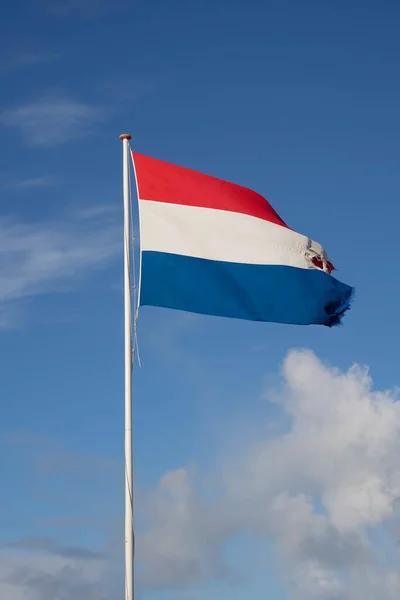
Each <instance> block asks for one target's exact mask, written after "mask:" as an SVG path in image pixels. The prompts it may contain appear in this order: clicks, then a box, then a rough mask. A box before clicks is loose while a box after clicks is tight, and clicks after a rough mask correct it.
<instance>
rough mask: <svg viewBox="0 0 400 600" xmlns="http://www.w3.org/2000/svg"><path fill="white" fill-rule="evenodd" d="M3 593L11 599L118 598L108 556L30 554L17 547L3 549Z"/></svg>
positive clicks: (0, 591) (0, 568)
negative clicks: (104, 557) (94, 557)
mask: <svg viewBox="0 0 400 600" xmlns="http://www.w3.org/2000/svg"><path fill="white" fill-rule="evenodd" d="M0 557H1V560H0V597H1V598H4V599H6V598H7V600H22V599H24V600H55V598H60V599H61V598H62V599H63V600H114V598H115V597H117V595H118V594H117V592H116V586H115V585H114V583H113V582H112V581H110V579H111V578H110V576H109V567H108V564H107V562H106V561H104V560H101V559H99V560H93V559H92V558H88V557H85V556H80V555H79V553H78V555H77V556H73V557H72V556H59V555H56V554H49V553H48V552H46V551H45V552H40V551H39V549H38V551H37V552H36V553H34V554H28V555H27V554H26V553H25V552H23V551H22V549H21V550H20V551H18V549H17V548H13V549H12V551H11V549H10V548H8V549H7V551H4V550H3V551H2V552H1V553H0Z"/></svg>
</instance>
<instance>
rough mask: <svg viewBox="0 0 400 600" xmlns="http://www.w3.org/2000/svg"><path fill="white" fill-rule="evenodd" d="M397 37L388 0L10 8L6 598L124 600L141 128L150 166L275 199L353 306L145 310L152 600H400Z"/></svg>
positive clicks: (139, 376) (1, 339)
mask: <svg viewBox="0 0 400 600" xmlns="http://www.w3.org/2000/svg"><path fill="white" fill-rule="evenodd" d="M399 18H400V8H399V6H398V4H397V3H396V2H394V1H389V0H386V1H383V2H380V3H378V2H373V1H366V2H360V1H356V0H349V1H347V2H343V1H338V2H335V3H333V2H327V1H325V0H320V1H317V0H314V1H311V0H306V1H302V2H300V1H295V0H281V1H279V0H267V1H265V2H262V1H260V0H250V1H249V2H247V3H242V2H237V1H235V0H231V1H230V2H227V1H226V0H217V1H214V2H211V0H204V1H203V2H202V3H190V2H183V0H171V1H170V2H162V1H161V0H153V1H148V2H142V3H138V2H134V3H129V2H127V1H125V0H116V1H114V2H111V1H110V0H82V1H78V0H54V1H50V0H30V1H28V0H25V1H23V2H22V1H15V2H13V3H8V5H7V6H6V7H4V8H3V13H2V19H1V23H0V39H1V55H0V76H1V80H2V86H1V87H2V97H1V106H0V109H1V114H0V136H1V147H2V160H1V166H0V188H1V198H2V202H1V209H0V210H1V215H0V256H1V261H0V328H1V331H0V352H1V356H2V360H1V363H0V381H1V398H2V413H1V419H0V444H1V453H0V480H1V482H2V483H1V498H0V506H1V510H0V524H1V527H0V542H1V544H2V546H1V549H0V553H1V556H0V590H2V595H4V596H5V597H7V598H8V599H9V600H20V598H22V597H24V598H25V597H26V598H27V599H28V600H31V599H32V600H37V599H38V600H50V598H51V599H54V598H56V599H58V598H59V599H60V600H81V598H83V597H85V598H86V599H89V600H90V599H91V598H92V597H93V598H95V597H96V598H97V599H98V600H99V599H100V600H114V598H117V597H122V592H121V589H122V584H123V572H122V568H123V567H122V522H123V456H122V453H123V338H122V335H123V324H122V318H123V312H122V254H121V234H122V230H121V226H122V203H121V147H120V142H119V140H118V135H119V134H120V133H122V132H125V131H128V132H130V133H131V134H132V136H133V140H132V146H133V148H135V149H136V150H138V151H139V152H142V153H144V154H149V155H152V156H156V157H158V158H161V159H164V160H168V161H170V162H176V163H178V164H181V165H184V166H187V167H191V168H195V169H198V170H200V171H204V172H206V173H209V174H212V175H216V176H218V177H221V178H224V179H228V180H231V181H235V182H236V183H239V184H242V185H246V186H249V187H251V188H253V189H256V190H257V191H259V192H260V193H262V194H263V195H265V196H267V197H268V199H269V200H270V201H271V203H272V204H273V206H274V207H275V208H276V210H277V211H278V212H279V213H280V215H281V216H282V217H283V218H284V219H285V220H286V221H287V222H288V223H289V224H290V226H292V227H293V228H295V229H297V230H298V231H300V232H302V233H305V234H307V235H309V236H310V237H312V238H313V239H316V240H318V241H319V242H321V243H322V244H323V245H324V247H325V248H327V250H328V252H329V254H330V256H331V257H332V260H333V262H334V264H335V265H336V266H337V268H338V277H339V278H340V279H341V280H343V281H344V282H346V283H349V284H351V285H354V286H355V287H356V298H355V302H354V307H353V309H352V310H351V311H350V313H349V314H348V315H347V316H346V318H345V321H344V326H343V327H341V328H336V329H333V330H328V329H325V328H322V327H309V328H302V327H299V328H298V327H289V326H280V325H276V324H259V323H245V322H236V321H231V320H223V319H216V318H214V319H212V318H206V317H199V316H197V317H194V316H191V315H186V314H181V313H174V312H172V311H164V310H157V309H152V308H147V307H146V308H145V309H143V311H142V313H141V318H140V326H139V344H140V350H141V356H142V363H143V367H142V369H140V370H137V371H136V372H135V376H134V421H135V462H136V490H137V519H138V531H139V532H140V536H139V541H138V552H139V559H140V565H139V580H138V586H139V587H138V590H139V592H138V593H139V597H140V598H144V599H147V600H203V598H205V597H207V598H211V599H213V598H217V597H218V598H219V599H224V598H228V597H229V598H230V599H232V598H233V599H234V600H236V599H237V600H242V599H244V598H248V597H249V594H254V595H255V596H265V597H268V596H269V595H271V596H272V595H273V597H274V598H275V599H277V600H280V599H282V600H288V599H289V598H296V599H297V598H307V599H308V600H309V599H310V598H314V597H315V598H329V599H330V600H339V599H340V600H359V599H360V598H361V597H362V598H363V599H365V598H367V600H368V598H369V596H368V594H372V596H371V598H376V597H378V596H380V597H382V598H383V599H384V600H391V598H394V597H396V598H397V597H398V592H399V590H400V582H399V579H398V576H397V575H396V569H397V568H398V559H399V557H398V549H397V550H396V542H397V540H396V539H393V535H395V536H396V535H398V524H397V521H396V519H397V511H398V507H397V504H396V497H397V496H396V494H397V490H398V488H399V480H400V474H399V471H398V470H397V466H396V464H395V463H396V461H395V460H394V458H395V456H396V454H397V450H398V449H399V448H398V441H397V439H398V437H397V433H398V432H399V430H400V425H399V423H400V415H399V413H398V409H397V404H396V386H397V385H398V384H399V378H398V364H397V363H398V361H397V346H398V331H397V329H398V327H397V313H398V297H399V283H398V277H397V276H396V273H397V262H398V248H397V246H398V242H397V228H398V219H399V215H400V213H399V203H398V196H399V191H400V175H399V169H398V156H399V150H400V142H399V140H400V135H399V134H400V118H399V110H398V106H399V101H400V86H399V82H398V76H397V71H398V56H399V51H400V48H399V46H400V41H399V36H398V26H399V25H398V24H399ZM293 348H301V349H306V350H307V349H309V350H311V351H312V352H313V353H314V354H313V355H311V354H308V353H307V352H304V351H301V352H297V353H294V354H293V353H289V351H290V350H291V349H293ZM288 353H289V354H288ZM314 355H315V356H314ZM320 361H322V362H320ZM325 362H327V363H329V364H330V365H333V367H332V369H331V367H325V366H324V364H325ZM353 363H357V364H360V365H367V366H369V367H370V369H371V376H372V378H373V387H374V389H376V390H389V392H387V393H383V392H377V393H373V392H371V390H370V388H369V386H370V385H372V384H370V383H369V382H368V380H367V376H366V374H365V372H364V371H362V370H359V371H354V370H351V371H348V370H349V369H350V367H351V365H352V364H353ZM282 365H283V366H282ZM282 369H283V370H282ZM306 376H307V377H306ZM271 389H272V390H273V391H271ZM335 406H337V409H335V410H336V412H335V410H334V409H333V408H332V407H335ZM321 407H322V408H321ZM338 415H339V416H340V419H339V418H338ZM306 416H308V420H307V419H306V418H305V417H306ZM318 432H321V435H319V434H318ZM317 434H318V435H317ZM322 434H323V435H322ZM335 436H336V438H335ZM341 436H343V438H342V437H341ZM310 440H312V444H311V441H310ZM327 440H329V444H328V441H327ZM307 444H308V445H307ZM324 444H325V445H324ZM277 445H278V446H279V447H280V448H281V451H277V450H276V447H277ZM306 447H307V448H308V452H309V454H307V453H306V451H305V448H306ZM357 448H358V454H357V452H356V449H357ZM257 449H258V450H257ZM356 455H357V457H358V458H357V459H356ZM296 456H300V457H306V458H304V461H303V462H302V463H300V462H299V464H297V463H296V460H295V458H296ZM260 457H261V458H262V457H265V458H266V460H265V462H262V461H261V458H260ZM277 457H280V458H279V459H278V458H277ZM320 457H321V458H320ZM322 457H325V458H322ZM317 459H318V460H319V459H320V460H321V464H323V467H321V465H320V464H319V463H318V460H317ZM357 460H360V461H361V464H360V463H359V462H357ZM260 461H261V462H262V465H261V463H260ZM324 461H325V462H324ZM317 463H318V464H317ZM294 464H297V467H296V470H295V471H293V472H292V471H291V469H294V467H293V465H294ZM332 464H334V465H335V468H334V470H333V471H332V473H331V471H330V466H331V465H332ZM310 465H313V467H312V468H311V466H310ZM349 465H351V466H352V468H353V469H354V472H353V471H352V472H351V473H352V475H351V477H350V476H349V469H350V466H349ZM325 473H329V477H328V476H326V477H325ZM361 474H362V475H361ZM357 477H361V480H360V481H359V482H358V483H357V486H358V487H357V486H356V487H354V486H355V485H356V484H355V483H354V481H356V480H357ZM239 481H241V482H242V483H241V484H240V483H238V482H239ZM349 481H350V483H349ZM269 482H275V483H271V484H270V483H269ZM276 482H278V483H279V485H278V483H276ZM261 483H262V485H261ZM353 483H354V485H353ZM275 484H276V489H275V487H274V485H275ZM260 486H261V487H260ZM352 486H353V487H352ZM261 488H262V489H261ZM271 490H272V491H271ZM399 493H400V490H399ZM282 494H283V496H282ZM365 495H366V496H367V497H368V499H369V500H368V501H367V500H365V498H364V496H365ZM363 498H364V500H365V501H364V500H363ZM346 507H347V508H346ZM353 509H354V510H353ZM277 510H280V511H282V513H278V516H276V517H274V516H273V515H275V514H276V513H275V512H274V511H277ZM188 515H189V517H190V518H189V520H187V519H188ZM255 515H258V517H259V520H257V519H256V517H255ZM294 515H297V516H298V518H296V519H295V520H294V521H293V523H292V521H291V519H292V520H293V519H294ZM357 515H358V516H357ZM360 515H362V517H360ZM228 517H229V518H228ZM250 517H251V518H250ZM258 517H257V518H258ZM185 519H186V520H185ZM278 521H279V522H282V523H288V524H289V525H288V526H290V527H289V528H290V531H291V532H292V534H293V535H291V536H289V533H288V531H287V530H284V529H282V528H281V529H279V527H277V525H276V522H278ZM178 532H179V533H178ZM293 532H297V533H296V535H297V536H298V537H296V536H295V534H294V533H293ZM304 532H307V535H306V534H305V533H304ZM310 532H314V533H313V535H314V534H315V535H314V538H313V537H312V535H311V533H310ZM393 532H395V534H393V535H392V533H393ZM396 532H397V533H396ZM293 536H294V537H293ZM302 536H303V537H302ZM307 536H308V537H307ZM311 538H312V539H311ZM332 540H337V544H336V546H335V547H336V548H341V549H342V552H343V553H344V555H345V556H347V555H346V548H348V549H350V550H351V549H352V550H351V552H350V550H349V556H353V557H354V556H357V557H358V558H357V561H355V562H354V564H353V563H352V561H351V560H350V559H349V560H348V562H347V563H346V564H342V563H340V561H339V560H338V556H337V555H338V552H337V551H334V549H332V547H331V546H332V544H333V545H334V542H333V541H332ZM355 540H356V541H355ZM356 542H357V543H356ZM335 543H336V542H335ZM323 544H325V545H323ZM352 544H353V545H352ZM316 549H317V550H316ZM343 549H344V550H343ZM335 552H336V553H335ZM68 573H69V574H71V573H72V574H73V577H72V579H73V581H74V583H71V577H67V576H66V574H68ZM1 586H3V587H1ZM23 593H26V594H27V595H26V596H22V594H23Z"/></svg>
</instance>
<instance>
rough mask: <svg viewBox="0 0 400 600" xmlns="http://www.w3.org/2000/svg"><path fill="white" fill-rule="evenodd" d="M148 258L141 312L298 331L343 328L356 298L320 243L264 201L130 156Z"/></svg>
mask: <svg viewBox="0 0 400 600" xmlns="http://www.w3.org/2000/svg"><path fill="white" fill-rule="evenodd" d="M132 156H133V163H134V169H135V174H136V181H137V186H138V197H139V216H140V245H141V252H142V255H141V256H142V269H141V297H140V298H141V299H140V304H141V305H142V306H143V305H151V306H161V307H167V308H172V309H177V310H183V311H188V312H193V313H200V314H207V315H216V316H221V317H233V318H239V319H248V320H252V321H270V322H271V321H272V322H276V323H292V324H298V325H308V324H321V325H327V326H332V325H337V324H338V323H339V322H340V319H341V317H342V315H343V314H344V312H345V311H346V310H347V309H348V308H349V305H350V300H351V296H352V293H353V289H352V288H351V287H349V286H348V285H345V284H343V283H341V282H340V281H338V280H337V279H335V278H334V277H333V276H332V275H331V272H332V270H333V265H332V263H331V262H330V261H329V259H328V257H327V255H326V252H325V250H324V249H323V248H322V246H320V244H318V243H316V242H313V241H312V240H310V239H309V238H308V237H306V236H304V235H301V234H299V233H297V232H295V231H293V230H292V229H290V228H289V227H288V226H287V225H286V223H284V221H282V219H281V218H280V217H279V215H278V214H277V213H276V212H275V210H274V209H273V208H272V206H271V205H270V204H269V203H268V202H267V200H266V199H265V198H263V196H261V195H260V194H258V193H256V192H254V191H252V190H250V189H247V188H244V187H242V186H239V185H236V184H233V183H229V182H227V181H223V180H221V179H217V178H215V177H210V176H208V175H204V174H202V173H199V172H197V171H193V170H191V169H186V168H183V167H179V166H176V165H173V164H170V163H167V162H164V161H160V160H157V159H154V158H150V157H147V156H144V155H142V154H138V153H137V152H132Z"/></svg>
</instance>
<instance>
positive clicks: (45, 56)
mask: <svg viewBox="0 0 400 600" xmlns="http://www.w3.org/2000/svg"><path fill="white" fill-rule="evenodd" d="M55 57H56V55H55V54H50V53H46V52H35V51H29V50H25V51H21V50H17V49H13V50H10V51H8V52H7V53H5V54H3V55H2V56H0V73H8V72H11V71H16V70H18V69H22V68H24V67H31V66H34V65H39V64H41V63H46V62H49V61H51V60H54V58H55Z"/></svg>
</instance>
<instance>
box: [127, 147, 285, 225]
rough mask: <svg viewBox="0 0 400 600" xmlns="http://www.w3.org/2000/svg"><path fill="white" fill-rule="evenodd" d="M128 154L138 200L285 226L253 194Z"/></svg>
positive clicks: (262, 198) (201, 175)
mask: <svg viewBox="0 0 400 600" xmlns="http://www.w3.org/2000/svg"><path fill="white" fill-rule="evenodd" d="M132 155H133V159H134V162H135V170H136V176H137V182H138V188H139V197H140V198H141V199H142V200H155V201H157V202H168V203H170V204H184V205H186V206H199V207H202V208H215V209H219V210H228V211H231V212H236V213H242V214H245V215H251V216H253V217H258V218H259V219H265V220H266V221H271V222H272V223H276V224H277V225H282V226H283V227H287V225H286V223H284V221H282V219H281V218H280V216H279V215H278V214H277V213H276V212H275V210H274V209H273V208H272V206H271V205H270V204H269V202H267V200H266V199H265V198H264V197H263V196H261V195H260V194H257V192H253V191H252V190H249V189H248V188H245V187H242V186H240V185H236V184H235V183H229V182H228V181H223V180H222V179H217V178H216V177H210V176H209V175H204V174H203V173H199V172H198V171H193V170H191V169H186V168H184V167H178V166H177V165H173V164H170V163H167V162H164V161H162V160H158V159H156V158H150V157H149V156H144V155H143V154H138V153H137V152H132Z"/></svg>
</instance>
